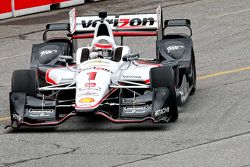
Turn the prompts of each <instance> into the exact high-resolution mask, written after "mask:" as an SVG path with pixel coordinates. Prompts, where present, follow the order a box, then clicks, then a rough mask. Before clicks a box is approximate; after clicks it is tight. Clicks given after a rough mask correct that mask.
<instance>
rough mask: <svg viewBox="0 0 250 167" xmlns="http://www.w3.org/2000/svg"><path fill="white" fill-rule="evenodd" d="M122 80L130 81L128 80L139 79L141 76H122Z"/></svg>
mask: <svg viewBox="0 0 250 167" xmlns="http://www.w3.org/2000/svg"><path fill="white" fill-rule="evenodd" d="M123 78H126V79H130V78H133V79H141V76H123Z"/></svg>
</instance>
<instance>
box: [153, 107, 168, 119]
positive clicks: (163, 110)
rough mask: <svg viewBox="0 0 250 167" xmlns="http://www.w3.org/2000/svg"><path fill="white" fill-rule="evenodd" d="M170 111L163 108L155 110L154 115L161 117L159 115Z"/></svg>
mask: <svg viewBox="0 0 250 167" xmlns="http://www.w3.org/2000/svg"><path fill="white" fill-rule="evenodd" d="M168 112H169V110H168V109H167V108H162V109H159V110H156V111H155V112H154V116H155V117H159V116H161V115H164V114H165V113H168Z"/></svg>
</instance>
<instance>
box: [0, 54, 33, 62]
mask: <svg viewBox="0 0 250 167" xmlns="http://www.w3.org/2000/svg"><path fill="white" fill-rule="evenodd" d="M29 54H30V53H25V54H20V55H16V56H10V57H3V58H0V61H2V60H8V59H12V58H17V57H23V56H27V55H29Z"/></svg>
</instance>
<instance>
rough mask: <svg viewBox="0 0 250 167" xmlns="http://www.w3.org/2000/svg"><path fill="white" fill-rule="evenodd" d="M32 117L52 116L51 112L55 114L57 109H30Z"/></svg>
mask: <svg viewBox="0 0 250 167" xmlns="http://www.w3.org/2000/svg"><path fill="white" fill-rule="evenodd" d="M28 112H29V113H30V116H31V117H51V114H54V112H55V110H53V109H43V110H42V109H29V110H28Z"/></svg>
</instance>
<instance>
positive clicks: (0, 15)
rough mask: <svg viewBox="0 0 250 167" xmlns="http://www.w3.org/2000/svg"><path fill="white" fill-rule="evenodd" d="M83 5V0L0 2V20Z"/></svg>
mask: <svg viewBox="0 0 250 167" xmlns="http://www.w3.org/2000/svg"><path fill="white" fill-rule="evenodd" d="M84 3H85V0H0V20H1V19H6V18H11V17H17V16H22V15H27V14H32V13H38V12H43V11H49V10H51V9H54V8H64V7H69V6H74V5H80V4H84Z"/></svg>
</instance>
